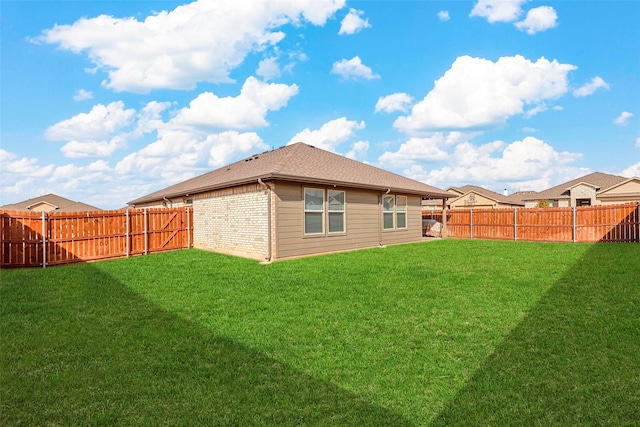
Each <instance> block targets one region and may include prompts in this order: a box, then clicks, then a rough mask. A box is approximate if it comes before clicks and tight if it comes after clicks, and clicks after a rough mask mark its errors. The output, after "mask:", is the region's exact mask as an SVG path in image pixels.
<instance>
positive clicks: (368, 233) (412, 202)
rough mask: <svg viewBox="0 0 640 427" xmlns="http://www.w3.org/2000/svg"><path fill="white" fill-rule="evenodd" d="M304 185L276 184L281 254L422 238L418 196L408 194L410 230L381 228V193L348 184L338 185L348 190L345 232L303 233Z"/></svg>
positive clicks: (287, 255)
mask: <svg viewBox="0 0 640 427" xmlns="http://www.w3.org/2000/svg"><path fill="white" fill-rule="evenodd" d="M304 187H305V186H304V185H303V184H298V183H288V182H281V181H278V182H277V183H276V185H275V193H276V204H277V208H276V212H277V214H276V216H277V218H276V222H277V232H276V236H277V238H276V253H277V257H278V258H289V257H294V256H302V255H311V254H318V253H325V252H338V251H346V250H353V249H361V248H370V247H375V246H378V245H380V244H381V243H382V244H384V245H390V244H398V243H407V242H414V241H419V240H421V239H422V207H421V199H420V197H419V196H409V197H408V208H407V226H408V228H407V230H395V231H390V232H381V224H380V218H381V217H380V206H379V197H380V193H378V192H374V191H368V190H359V189H348V188H336V189H337V190H343V191H346V233H345V234H337V235H331V234H327V235H323V236H304V231H303V221H304V213H303V202H302V199H303V188H304ZM312 187H317V186H312ZM325 220H326V217H325ZM381 239H382V240H381Z"/></svg>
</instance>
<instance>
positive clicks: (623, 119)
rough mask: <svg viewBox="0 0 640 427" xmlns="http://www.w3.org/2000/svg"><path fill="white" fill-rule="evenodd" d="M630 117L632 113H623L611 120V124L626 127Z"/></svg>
mask: <svg viewBox="0 0 640 427" xmlns="http://www.w3.org/2000/svg"><path fill="white" fill-rule="evenodd" d="M631 117H633V113H630V112H628V111H623V112H622V113H620V115H619V116H618V117H616V118H615V119H614V120H613V123H614V124H616V125H621V126H626V125H628V124H629V119H630V118H631Z"/></svg>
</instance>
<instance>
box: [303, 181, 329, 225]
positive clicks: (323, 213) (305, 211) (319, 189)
mask: <svg viewBox="0 0 640 427" xmlns="http://www.w3.org/2000/svg"><path fill="white" fill-rule="evenodd" d="M307 190H312V191H320V192H321V193H322V209H307ZM302 196H303V199H302V204H303V212H304V213H303V217H302V228H303V230H304V235H305V236H322V235H324V234H325V211H326V191H325V189H324V188H317V187H304V190H303V194H302ZM308 213H309V214H318V213H319V214H320V215H321V218H322V219H321V221H320V224H321V227H322V230H321V231H319V232H313V233H308V232H307V214H308Z"/></svg>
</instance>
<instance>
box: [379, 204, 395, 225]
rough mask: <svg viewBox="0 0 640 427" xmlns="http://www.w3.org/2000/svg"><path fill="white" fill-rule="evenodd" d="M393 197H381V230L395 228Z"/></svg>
mask: <svg viewBox="0 0 640 427" xmlns="http://www.w3.org/2000/svg"><path fill="white" fill-rule="evenodd" d="M395 200H396V197H395V196H382V228H383V229H384V230H393V229H394V228H395V222H394V213H395Z"/></svg>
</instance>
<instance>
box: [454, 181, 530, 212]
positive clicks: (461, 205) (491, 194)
mask: <svg viewBox="0 0 640 427" xmlns="http://www.w3.org/2000/svg"><path fill="white" fill-rule="evenodd" d="M447 192H449V193H452V194H455V195H456V196H457V197H454V198H452V199H449V200H448V201H447V204H448V206H449V209H500V208H518V207H524V205H525V203H524V201H523V200H522V198H523V197H527V196H531V195H532V194H535V192H532V191H525V192H523V191H519V192H516V193H513V194H511V195H508V194H506V190H505V193H504V194H500V193H496V192H495V191H491V190H487V189H486V188H482V187H478V186H476V185H464V186H462V187H449V188H447Z"/></svg>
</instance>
